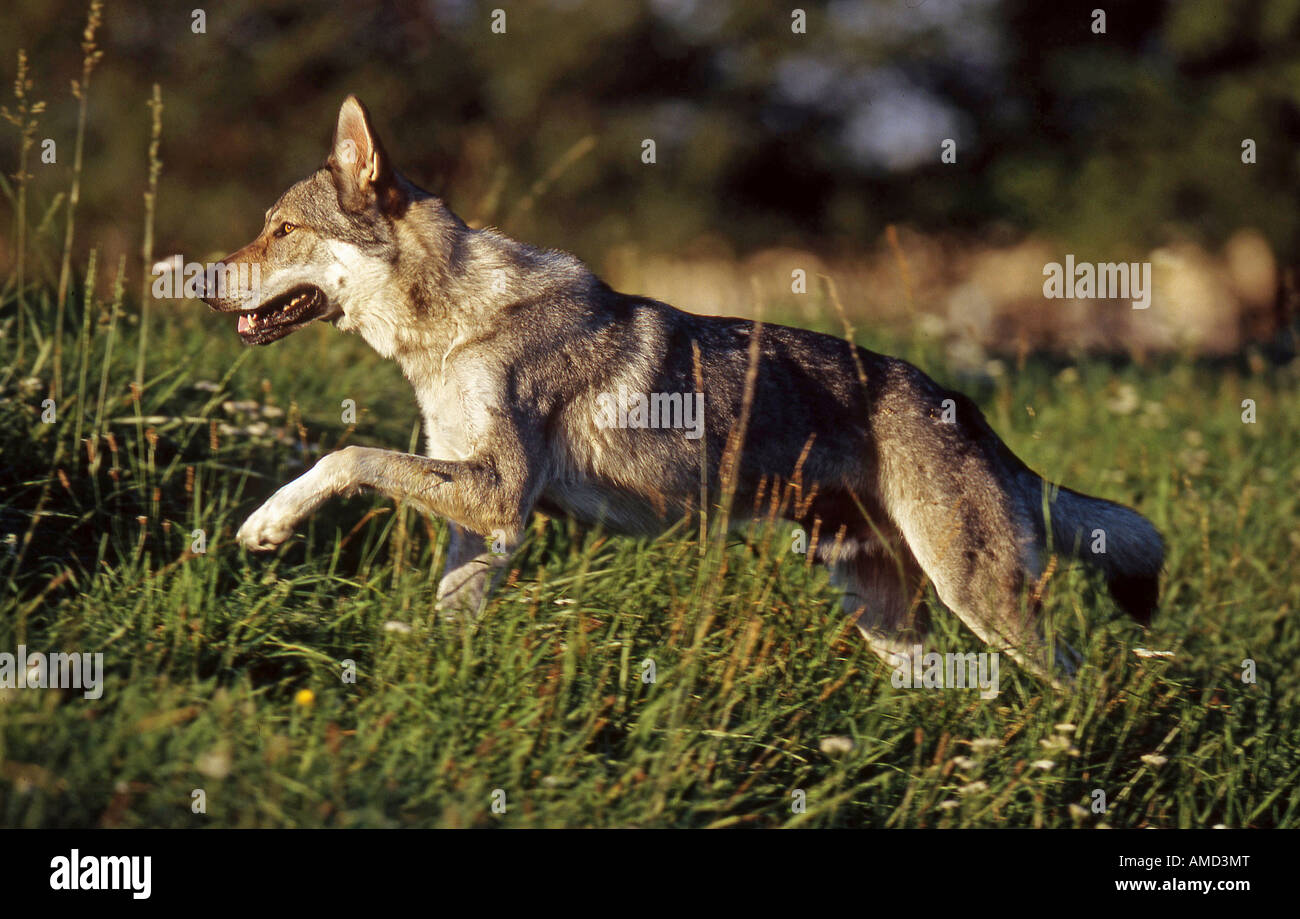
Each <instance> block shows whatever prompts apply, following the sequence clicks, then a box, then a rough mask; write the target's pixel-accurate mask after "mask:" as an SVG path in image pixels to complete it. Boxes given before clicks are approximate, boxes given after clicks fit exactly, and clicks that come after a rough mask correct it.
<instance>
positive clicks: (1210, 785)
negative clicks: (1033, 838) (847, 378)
mask: <svg viewBox="0 0 1300 919" xmlns="http://www.w3.org/2000/svg"><path fill="white" fill-rule="evenodd" d="M92 270H98V269H96V268H93V267H92ZM71 287H72V288H73V290H72V292H70V293H69V296H68V298H67V301H66V303H65V310H64V316H63V321H62V339H59V338H57V337H56V333H55V326H56V325H57V322H56V320H57V313H58V310H57V309H56V308H55V306H54V303H53V293H54V292H52V291H50V290H47V289H44V288H35V287H34V288H31V289H28V290H27V291H26V292H25V296H24V300H25V304H26V305H25V309H26V310H27V315H26V317H25V322H24V323H23V333H22V334H23V338H21V339H20V338H19V337H18V334H17V325H18V324H17V321H16V317H15V308H16V306H17V303H16V291H15V283H14V282H13V281H12V280H11V281H10V283H9V284H8V285H7V286H6V293H5V297H4V315H5V317H6V318H5V320H4V326H3V328H4V336H3V338H0V348H2V349H3V367H4V370H3V399H2V401H0V450H2V452H3V473H2V476H3V478H2V479H0V521H2V529H3V534H4V536H3V538H4V541H5V549H4V552H3V553H2V554H0V565H2V566H3V570H4V590H5V592H4V596H3V599H2V600H0V649H5V650H10V651H12V650H14V649H16V648H17V647H18V646H19V645H23V646H25V647H27V648H28V649H30V650H37V651H54V650H58V651H87V652H102V653H103V654H104V661H105V676H104V691H103V696H102V698H100V699H98V700H91V699H85V698H83V697H82V695H81V693H79V692H76V691H75V690H69V691H60V690H38V689H17V688H10V689H3V690H0V700H2V703H0V824H3V825H5V826H47V827H48V826H177V827H186V826H244V827H247V826H483V825H490V826H497V825H499V826H674V827H713V826H737V825H739V826H763V827H774V826H874V827H902V826H907V827H925V826H933V827H942V826H1005V827H1071V826H1080V827H1094V826H1101V825H1106V826H1114V827H1144V826H1157V827H1172V826H1179V827H1208V826H1214V825H1219V824H1222V825H1225V826H1230V827H1268V826H1295V825H1297V823H1298V822H1300V820H1298V818H1300V784H1297V779H1298V778H1300V758H1298V757H1297V753H1296V751H1297V749H1298V748H1300V715H1298V714H1297V712H1298V709H1297V691H1298V689H1300V679H1298V677H1300V673H1298V672H1297V668H1296V667H1295V663H1294V662H1295V660H1296V657H1297V654H1300V627H1298V626H1297V616H1296V610H1297V607H1298V606H1300V588H1298V587H1297V583H1298V582H1297V580H1296V578H1295V577H1294V570H1295V568H1296V565H1297V563H1298V562H1300V522H1298V521H1300V514H1298V513H1297V510H1298V508H1297V494H1298V493H1300V464H1298V463H1297V459H1296V458H1297V456H1298V455H1300V432H1298V431H1297V427H1296V425H1295V424H1294V419H1295V418H1296V417H1300V363H1298V362H1295V361H1292V362H1290V363H1289V364H1281V365H1278V364H1274V363H1270V362H1268V361H1265V360H1263V359H1261V358H1258V357H1256V359H1254V360H1251V361H1246V360H1243V361H1241V362H1240V363H1237V362H1229V363H1224V362H1219V363H1217V364H1213V365H1211V364H1208V363H1198V362H1197V361H1196V360H1194V359H1191V358H1186V357H1182V358H1175V357H1168V358H1160V359H1152V360H1150V361H1148V362H1147V363H1146V364H1145V365H1143V366H1138V365H1136V364H1134V363H1132V362H1124V361H1116V360H1107V359H1101V358H1091V359H1089V358H1082V359H1080V360H1077V361H1069V362H1066V361H1062V360H1059V359H1058V360H1049V359H1047V358H1031V357H1025V358H1022V359H1021V360H1020V361H1010V362H1009V363H1008V364H1006V365H1002V364H1001V363H999V364H998V365H995V366H994V367H993V368H991V369H992V371H993V372H992V373H989V374H985V375H983V376H981V377H980V378H979V379H970V378H961V377H954V376H946V375H945V371H944V367H943V365H942V360H943V359H942V355H941V354H940V353H938V351H937V349H936V348H935V347H934V346H933V344H932V343H928V342H927V341H926V340H924V339H921V338H916V337H907V336H893V337H891V338H889V340H881V341H873V340H872V339H871V336H870V334H866V333H863V334H859V335H858V339H859V340H860V341H862V342H863V343H864V344H867V345H868V346H879V347H881V348H882V349H886V350H890V351H893V352H894V353H899V354H902V355H903V356H906V357H908V358H909V359H911V360H913V361H915V362H917V363H919V364H920V365H921V366H923V367H925V368H926V369H927V370H929V371H930V372H931V373H933V374H935V375H936V376H937V377H938V378H940V379H941V380H943V381H944V382H946V383H949V384H953V385H959V386H962V387H964V388H965V389H966V390H967V391H969V392H971V393H972V395H974V396H975V397H977V399H978V401H979V402H980V404H981V407H982V408H983V409H984V411H985V412H986V414H987V415H988V417H989V419H990V421H991V422H992V423H993V425H994V426H995V428H996V429H997V430H998V431H999V432H1000V433H1001V434H1002V436H1003V437H1004V438H1006V440H1007V441H1008V443H1009V444H1010V445H1011V447H1012V448H1013V449H1014V450H1015V451H1016V452H1017V453H1018V454H1019V455H1021V456H1022V457H1023V458H1024V459H1025V460H1026V461H1027V462H1028V463H1029V464H1030V465H1031V466H1033V467H1034V468H1036V469H1038V470H1040V471H1041V472H1043V473H1044V474H1045V475H1047V476H1048V477H1050V478H1052V479H1055V480H1057V481H1062V482H1064V483H1068V484H1070V485H1071V486H1073V487H1076V488H1079V489H1082V490H1084V491H1086V492H1090V493H1095V494H1100V495H1104V496H1107V497H1110V498H1113V499H1116V500H1122V501H1126V502H1130V503H1133V504H1134V505H1135V506H1137V507H1139V508H1140V509H1141V510H1142V511H1143V512H1144V513H1146V514H1147V515H1148V516H1149V517H1150V518H1151V519H1152V520H1153V521H1154V522H1155V524H1156V525H1157V526H1158V527H1159V528H1160V530H1161V531H1162V532H1163V533H1164V534H1165V535H1166V538H1167V541H1168V548H1169V552H1168V564H1167V572H1166V577H1165V582H1164V595H1163V599H1162V602H1161V608H1160V611H1159V613H1158V615H1157V617H1156V619H1155V621H1154V623H1153V626H1152V628H1151V629H1150V631H1144V630H1143V629H1141V628H1140V627H1139V626H1137V625H1135V624H1133V623H1132V622H1131V621H1128V620H1126V619H1125V618H1124V617H1122V616H1121V615H1120V614H1119V613H1118V612H1117V611H1116V610H1115V609H1114V608H1113V606H1112V605H1111V604H1110V603H1109V601H1108V599H1107V598H1106V597H1105V594H1104V591H1103V590H1099V589H1098V585H1096V584H1095V583H1092V582H1091V581H1090V580H1089V579H1088V578H1087V577H1085V576H1084V575H1083V574H1082V573H1081V572H1079V571H1077V570H1074V569H1071V568H1069V567H1066V566H1061V567H1059V568H1058V569H1057V570H1056V571H1055V572H1054V573H1053V575H1052V577H1051V578H1050V579H1049V582H1048V583H1047V584H1046V585H1045V590H1044V593H1045V609H1046V610H1047V612H1048V615H1049V620H1050V622H1051V624H1052V625H1051V628H1052V630H1053V631H1054V633H1055V634H1057V635H1059V636H1061V637H1063V638H1065V639H1066V640H1067V641H1068V642H1069V643H1070V644H1071V645H1072V646H1073V647H1075V648H1076V649H1078V650H1079V651H1080V652H1081V653H1082V655H1083V657H1084V664H1083V666H1082V669H1081V671H1080V673H1079V676H1078V680H1077V683H1076V685H1075V686H1074V687H1073V688H1072V689H1071V690H1070V691H1067V692H1062V691H1057V690H1055V689H1053V688H1051V687H1050V686H1047V685H1044V684H1042V683H1040V682H1038V681H1035V680H1034V679H1032V678H1031V677H1029V676H1028V675H1026V674H1023V673H1021V672H1020V671H1019V670H1017V668H1015V666H1014V665H1013V664H1011V662H1009V661H1005V660H1004V663H1003V667H1002V671H1001V692H1000V693H999V695H998V696H997V697H996V698H995V699H992V700H982V699H981V698H980V697H979V694H978V693H977V692H972V691H969V690H965V691H964V690H959V689H952V690H924V689H899V688H895V687H894V686H893V685H892V682H891V679H890V676H891V671H890V669H889V668H888V667H886V666H885V665H884V664H882V663H881V662H880V661H879V660H878V659H876V658H875V657H874V656H873V655H872V654H870V652H869V651H868V650H867V649H866V647H865V645H864V644H863V643H862V642H861V641H860V640H859V639H858V637H857V635H856V632H855V631H853V630H852V629H851V627H848V626H847V623H846V622H845V621H844V620H843V619H842V618H841V617H840V616H838V615H836V614H835V613H834V609H835V594H834V591H833V590H832V589H831V588H830V587H829V586H828V584H827V583H826V577H825V574H824V572H822V571H820V570H818V569H816V568H811V567H810V566H808V565H807V564H806V559H805V558H804V556H802V555H799V554H797V553H795V552H792V551H791V538H790V534H789V532H788V531H787V530H784V529H782V528H780V527H764V528H759V529H756V530H755V531H754V532H752V533H750V534H748V535H747V536H745V537H743V538H742V537H741V536H737V535H734V534H733V535H729V536H724V535H723V534H722V533H720V532H718V531H717V528H716V527H715V528H713V529H712V530H711V531H710V533H709V535H708V536H707V537H706V538H704V539H703V541H702V540H701V538H700V535H699V532H698V529H697V528H696V527H695V526H694V524H692V523H690V522H683V525H682V526H680V527H679V528H677V529H676V530H674V531H673V532H671V533H669V534H667V535H665V536H664V537H662V538H659V539H657V540H653V541H635V540H628V539H624V538H612V537H609V536H606V535H605V534H602V533H600V532H582V531H578V530H576V529H575V528H573V527H572V526H571V525H570V524H568V523H567V522H565V521H562V520H546V519H543V518H539V519H537V520H535V521H534V523H533V525H532V527H531V529H530V535H529V538H528V539H527V541H526V542H525V544H524V545H523V547H522V549H521V550H520V552H519V553H518V556H517V557H516V558H515V559H514V561H513V562H512V564H511V567H510V574H509V577H508V582H507V584H506V585H505V587H504V588H503V589H502V590H501V591H500V592H499V593H498V594H497V595H496V596H495V597H494V599H493V600H492V601H491V602H490V605H489V607H488V609H487V611H486V613H485V615H484V616H483V618H482V620H481V621H479V622H478V623H477V624H474V625H466V624H461V623H449V622H445V621H443V620H442V619H441V618H440V617H439V616H438V615H437V613H436V612H435V610H434V604H433V592H434V588H435V586H436V579H437V577H436V576H437V573H438V572H439V571H440V565H441V556H442V553H443V551H444V548H445V533H444V532H443V527H442V524H441V523H439V522H437V521H433V520H428V519H426V518H424V517H422V516H420V515H417V514H416V513H415V512H413V511H412V510H410V509H407V508H403V507H393V506H392V505H391V503H388V502H384V501H381V500H379V499H376V498H368V497H358V498H354V499H351V500H348V501H342V502H337V503H335V504H333V505H331V506H329V507H328V508H327V509H326V510H325V511H324V512H323V513H321V514H320V515H319V516H317V517H316V518H315V519H314V520H312V521H311V522H310V523H309V524H307V525H306V526H305V528H304V529H303V530H302V532H301V533H300V534H299V535H298V536H296V537H295V538H294V539H293V540H292V541H291V542H290V543H289V544H288V545H287V546H285V547H284V548H282V549H281V550H280V551H279V552H278V553H276V554H274V555H272V556H269V557H266V556H252V555H250V554H248V553H246V552H244V551H243V550H241V549H239V548H238V547H237V546H236V545H235V544H234V542H233V539H232V534H233V532H234V530H235V528H237V526H238V524H239V523H240V522H241V521H242V519H243V517H244V516H245V515H246V514H247V513H249V512H250V511H251V510H252V509H253V508H254V507H256V505H257V504H258V503H259V502H260V501H261V500H262V499H263V498H264V497H266V496H267V495H268V494H269V493H270V492H271V491H272V490H274V488H276V487H278V485H279V484H281V483H283V482H284V481H287V480H288V479H289V478H291V477H292V476H294V475H295V474H297V473H299V472H300V471H302V470H303V469H304V468H305V467H306V466H307V465H310V463H311V462H313V461H314V459H315V458H316V457H317V456H319V455H320V453H321V452H322V451H326V450H329V449H334V448H336V447H337V446H339V445H341V444H343V443H365V444H376V445H384V446H388V447H398V448H403V447H415V448H417V449H418V433H419V432H418V426H417V417H416V408H415V403H414V399H413V396H412V395H411V393H410V391H409V388H408V387H407V385H406V384H405V382H404V381H403V380H402V379H401V377H400V374H399V373H398V372H397V370H396V368H395V367H393V366H391V365H389V364H386V363H384V362H382V361H381V360H380V359H379V358H378V357H377V356H375V355H373V354H372V353H370V352H369V351H368V350H367V348H366V347H365V345H364V344H363V343H361V342H360V341H359V340H357V339H355V338H351V337H349V336H344V335H341V334H339V333H338V332H336V331H335V330H334V329H332V328H328V327H312V328H309V329H307V330H305V331H303V332H301V333H299V334H298V335H295V336H293V337H292V338H291V339H290V340H287V341H285V342H282V343H278V344H276V345H273V346H271V347H269V348H264V349H251V348H246V347H245V346H243V345H242V344H241V343H240V342H239V341H238V339H237V337H236V336H235V335H234V332H233V329H231V328H229V327H228V326H229V325H230V322H229V321H228V320H225V319H223V318H222V317H218V316H215V315H212V314H209V312H208V311H207V310H206V308H205V307H203V306H202V305H201V304H199V303H197V302H196V301H164V302H161V303H156V304H154V307H153V314H152V316H151V323H152V326H151V328H150V331H149V338H148V342H149V344H148V349H147V359H146V362H145V367H144V376H143V385H138V386H137V385H134V383H133V379H134V375H135V371H136V369H137V367H136V364H137V361H138V359H139V357H140V349H139V347H138V345H139V337H138V336H139V324H138V321H137V317H138V308H135V307H134V306H133V305H132V304H130V303H129V302H128V301H127V299H126V297H125V296H124V295H120V296H119V297H118V298H116V300H110V301H108V302H100V301H99V300H97V299H96V298H95V297H93V296H85V295H84V290H85V288H84V287H83V286H82V285H80V284H73V285H71ZM78 290H80V291H81V293H80V294H79V293H77V291H78ZM121 293H122V292H121V290H120V287H119V294H121ZM811 296H818V295H817V294H812V295H811ZM822 306H824V307H825V310H826V315H827V317H828V327H829V326H830V325H831V324H832V320H830V319H829V317H832V316H834V310H833V309H832V307H831V305H830V304H829V303H824V304H822ZM60 345H61V346H60ZM20 354H21V356H20ZM56 355H57V356H56ZM59 363H61V365H62V368H61V371H60V373H59V376H60V377H61V379H62V396H61V398H58V399H56V400H55V403H54V405H55V408H56V411H55V415H54V420H53V421H49V422H47V421H46V420H43V418H42V416H43V414H46V408H47V407H48V405H47V404H46V405H43V403H44V401H45V400H46V399H49V398H51V396H52V392H53V388H54V387H55V385H56V384H55V378H56V371H55V366H56V364H59ZM348 399H351V400H354V401H355V403H356V419H355V422H354V423H351V424H349V423H345V422H344V421H343V420H342V419H343V413H344V409H343V407H342V406H343V403H344V400H348ZM1245 399H1252V400H1254V403H1255V411H1256V421H1255V422H1254V423H1244V422H1243V420H1242V414H1243V409H1242V402H1243V400H1245ZM47 417H48V415H47ZM760 433H761V432H760ZM751 436H757V435H751ZM715 510H716V509H715ZM714 516H715V517H716V513H715V515H714ZM197 531H202V533H201V539H200V541H197V542H196V537H200V534H199V533H198V532H197ZM196 550H201V551H196ZM933 599H934V598H933V597H931V600H932V601H933ZM936 620H937V624H936V632H935V636H934V641H933V642H932V647H933V648H934V649H935V650H939V651H945V650H955V651H962V652H964V651H969V650H978V643H977V642H976V641H975V640H974V638H973V637H972V636H970V635H969V634H967V633H965V631H964V629H963V627H962V626H960V624H959V623H957V622H956V620H955V618H954V617H952V616H951V615H949V614H946V613H942V612H941V613H939V614H938V615H937V616H936ZM1142 649H1150V650H1159V651H1167V652H1172V654H1171V655H1162V656H1154V657H1153V656H1141V654H1140V653H1135V651H1138V652H1141V650H1142ZM1247 659H1249V660H1251V661H1254V662H1255V677H1256V680H1255V682H1243V679H1242V675H1243V661H1246V660H1247ZM349 662H350V664H349ZM647 662H652V667H651V665H649V664H647ZM349 667H351V668H352V670H353V672H354V674H355V677H354V680H352V681H349V680H345V678H344V673H345V672H346V671H348V669H349ZM650 677H653V680H652V681H649V678H650ZM196 790H199V791H201V792H202V795H201V796H198V797H196V795H195V791H196ZM1097 790H1100V791H1101V792H1102V793H1103V794H1104V796H1105V805H1106V806H1105V811H1104V812H1098V811H1097V809H1096V807H1095V802H1096V801H1097V800H1098V798H1097V796H1096V792H1097ZM197 800H201V801H202V803H203V805H204V806H203V808H202V809H203V810H205V812H203V813H196V812H195V811H196V809H198V808H197V807H196V805H195V801H197ZM494 805H495V807H494ZM503 805H504V812H503V813H502V812H500V811H501V810H502V806H503Z"/></svg>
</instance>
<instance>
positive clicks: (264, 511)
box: [235, 500, 297, 552]
mask: <svg viewBox="0 0 1300 919" xmlns="http://www.w3.org/2000/svg"><path fill="white" fill-rule="evenodd" d="M274 504H275V502H274V500H271V501H268V502H266V503H265V504H263V505H262V506H261V507H259V508H258V509H257V510H256V511H254V512H253V516H251V517H249V518H248V519H247V520H245V521H244V525H243V526H241V527H240V528H239V532H238V533H236V534H235V539H237V540H239V544H240V545H241V546H243V547H244V548H245V549H248V550H249V551H250V552H270V551H271V550H272V549H274V548H275V547H276V546H278V545H281V544H282V543H284V542H285V541H286V540H288V538H289V537H290V536H292V535H293V525H294V524H295V523H296V522H297V520H296V519H295V518H294V517H292V516H291V515H288V514H285V513H284V512H283V511H281V510H279V509H277V508H276V507H275V506H274Z"/></svg>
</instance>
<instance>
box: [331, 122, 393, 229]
mask: <svg viewBox="0 0 1300 919" xmlns="http://www.w3.org/2000/svg"><path fill="white" fill-rule="evenodd" d="M326 165H327V166H329V169H330V172H331V173H333V175H334V185H335V187H336V188H337V189H338V193H339V203H340V204H342V205H343V207H344V209H345V210H349V211H359V210H364V209H365V208H367V207H370V206H372V205H377V206H378V207H379V209H380V210H383V211H386V212H388V211H391V210H392V209H393V208H394V207H396V206H398V205H399V204H400V202H401V201H402V200H403V199H404V193H403V191H402V189H401V183H400V182H398V180H397V176H396V174H395V173H394V172H393V167H392V165H391V164H390V163H389V161H388V154H387V153H385V152H384V147H383V145H382V144H381V143H380V142H379V135H377V134H376V133H375V129H374V127H373V126H372V125H371V123H370V113H369V112H367V111H366V107H365V106H364V105H362V104H361V100H360V99H358V98H357V97H356V96H348V97H347V98H346V99H344V100H343V105H342V107H341V108H339V120H338V124H337V125H336V126H335V128H334V145H333V147H332V149H331V150H330V155H329V159H328V160H327V161H326Z"/></svg>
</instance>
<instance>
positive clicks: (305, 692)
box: [293, 689, 316, 708]
mask: <svg viewBox="0 0 1300 919" xmlns="http://www.w3.org/2000/svg"><path fill="white" fill-rule="evenodd" d="M293 701H294V702H296V703H297V704H299V705H301V706H303V707H304V708H305V707H306V706H308V705H311V704H312V703H313V702H315V701H316V694H315V693H314V692H312V691H311V690H310V689H300V690H298V693H297V695H295V696H294V697H293Z"/></svg>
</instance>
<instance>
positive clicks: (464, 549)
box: [438, 521, 514, 619]
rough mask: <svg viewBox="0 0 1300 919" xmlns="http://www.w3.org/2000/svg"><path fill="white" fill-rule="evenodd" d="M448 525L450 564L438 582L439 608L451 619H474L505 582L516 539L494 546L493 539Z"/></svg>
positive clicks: (448, 555)
mask: <svg viewBox="0 0 1300 919" xmlns="http://www.w3.org/2000/svg"><path fill="white" fill-rule="evenodd" d="M447 527H448V530H449V531H450V536H449V538H448V540H447V564H446V566H445V567H444V568H443V574H442V580H441V581H439V582H438V609H439V610H441V612H442V615H443V617H444V618H447V619H457V618H460V617H462V616H466V617H468V618H471V619H472V618H475V617H477V616H478V615H479V614H480V613H481V612H482V611H483V606H484V604H485V603H486V602H487V598H488V596H489V594H491V592H492V590H493V589H494V588H495V587H496V586H497V584H498V583H499V582H500V581H501V577H502V575H503V574H504V573H505V568H506V562H507V561H509V559H510V551H511V550H512V549H514V542H513V540H511V541H507V542H505V543H504V544H502V545H499V546H493V545H491V544H490V540H489V539H485V538H484V537H482V536H479V535H478V534H477V533H472V532H470V531H469V530H467V529H465V528H464V527H461V526H457V525H456V524H454V523H451V522H450V521H448V523H447ZM498 535H499V534H498ZM494 550H499V551H494Z"/></svg>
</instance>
